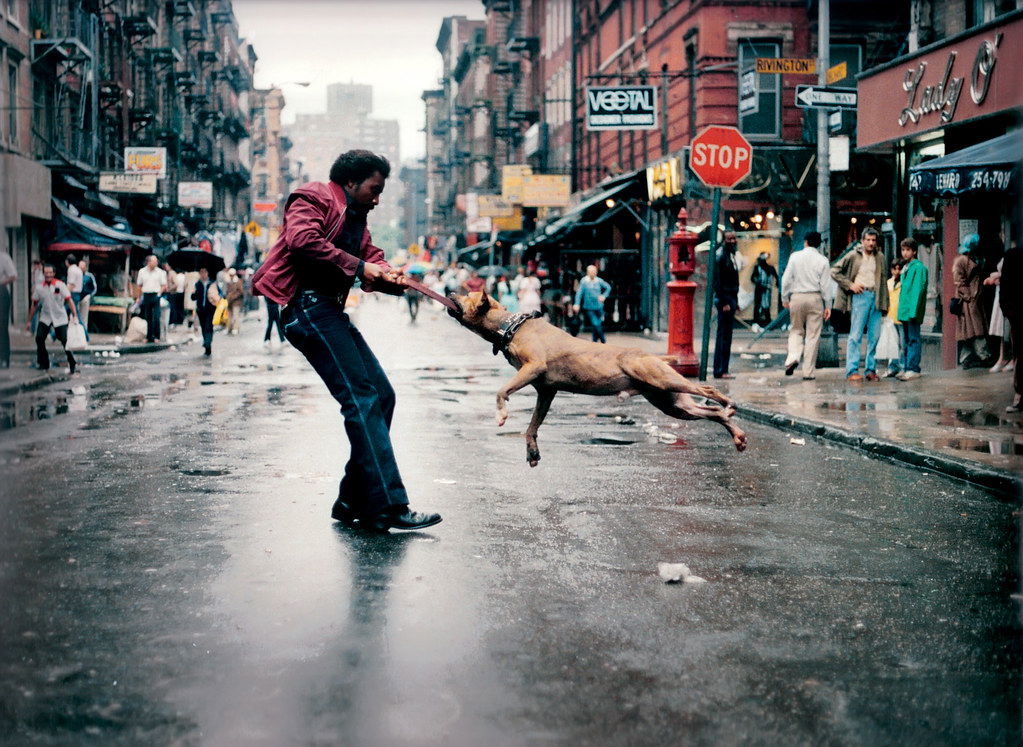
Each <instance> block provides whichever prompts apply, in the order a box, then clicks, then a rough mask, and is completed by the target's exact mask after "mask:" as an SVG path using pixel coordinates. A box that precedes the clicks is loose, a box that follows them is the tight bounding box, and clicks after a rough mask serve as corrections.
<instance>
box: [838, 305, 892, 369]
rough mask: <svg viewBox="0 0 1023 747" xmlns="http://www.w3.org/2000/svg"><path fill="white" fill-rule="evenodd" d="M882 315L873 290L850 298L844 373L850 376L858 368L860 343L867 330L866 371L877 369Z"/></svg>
mask: <svg viewBox="0 0 1023 747" xmlns="http://www.w3.org/2000/svg"><path fill="white" fill-rule="evenodd" d="M882 318H883V317H882V315H881V312H880V310H878V308H877V303H876V301H875V295H874V291H863V292H862V293H857V294H856V295H855V296H853V298H852V313H851V314H850V319H849V344H848V346H847V347H846V353H845V375H846V376H850V375H851V374H854V373H856V372H857V371H859V369H860V343H861V342H862V341H863V332H864V330H866V332H867V361H866V364H865V366H866V368H865V370H866V371H875V372H876V371H877V361H876V360H875V359H874V357H875V353H877V340H878V338H879V337H880V336H881V320H882Z"/></svg>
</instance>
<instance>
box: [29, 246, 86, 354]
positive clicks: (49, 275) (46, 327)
mask: <svg viewBox="0 0 1023 747" xmlns="http://www.w3.org/2000/svg"><path fill="white" fill-rule="evenodd" d="M37 309H38V310H39V321H38V322H37V324H36V363H37V364H38V366H39V370H40V371H48V370H50V354H49V352H47V350H46V336H47V335H49V334H50V330H53V332H54V334H55V335H56V337H57V339H58V340H59V341H60V344H61V347H63V348H64V354H65V355H66V356H67V364H68V369H69V371H70V373H71V374H74V373H75V368H76V361H75V356H74V354H73V353H72V352H71V351H70V350H68V349H67V325H68V322H69V321H70V320H72V319H77V318H78V310H77V309H76V308H75V302H74V299H73V298H72V297H71V290H70V289H69V288H68V287H67V284H66V283H64V282H62V281H60V280H57V271H56V270H55V269H54V267H53V265H49V264H47V265H43V282H42V283H40V284H39V285H37V286H36V287H35V288H34V289H33V290H32V305H31V307H30V309H29V312H28V316H29V319H30V320H31V319H32V317H33V316H35V313H36V310H37ZM25 328H26V329H29V330H30V329H31V328H32V322H31V321H29V323H28V324H27V325H25Z"/></svg>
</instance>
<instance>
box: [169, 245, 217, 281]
mask: <svg viewBox="0 0 1023 747" xmlns="http://www.w3.org/2000/svg"><path fill="white" fill-rule="evenodd" d="M167 262H168V263H169V264H170V266H171V267H173V268H174V269H175V270H179V271H181V272H192V271H195V270H198V269H199V268H200V267H205V268H206V269H207V270H209V273H210V275H216V274H217V273H218V272H220V271H221V270H223V269H224V258H223V257H219V256H217V255H216V254H213V253H211V252H204V251H203V250H202V249H175V250H174V251H173V252H171V253H170V254H168V255H167Z"/></svg>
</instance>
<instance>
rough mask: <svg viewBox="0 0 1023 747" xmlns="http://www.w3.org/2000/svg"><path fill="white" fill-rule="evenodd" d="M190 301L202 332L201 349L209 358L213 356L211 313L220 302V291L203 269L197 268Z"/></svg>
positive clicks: (207, 272)
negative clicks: (197, 274) (197, 275)
mask: <svg viewBox="0 0 1023 747" xmlns="http://www.w3.org/2000/svg"><path fill="white" fill-rule="evenodd" d="M192 300H193V301H195V315H196V317H197V318H198V319H199V329H201V330H202V347H203V350H204V351H205V355H206V357H207V358H209V357H210V356H211V355H213V313H214V312H215V311H216V310H217V304H218V303H219V302H220V289H219V288H217V284H216V282H214V281H213V280H211V279H210V271H209V270H207V269H206V268H205V267H200V268H199V279H198V280H197V281H196V283H195V288H193V289H192Z"/></svg>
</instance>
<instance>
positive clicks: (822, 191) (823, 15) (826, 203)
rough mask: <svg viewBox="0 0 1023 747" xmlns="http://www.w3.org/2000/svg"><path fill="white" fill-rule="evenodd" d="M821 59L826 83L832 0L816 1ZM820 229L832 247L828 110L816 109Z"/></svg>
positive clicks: (820, 73)
mask: <svg viewBox="0 0 1023 747" xmlns="http://www.w3.org/2000/svg"><path fill="white" fill-rule="evenodd" d="M817 39H818V47H819V49H818V52H817V54H818V61H817V82H818V83H820V84H821V85H822V86H824V85H826V84H827V75H828V65H829V64H830V56H831V55H830V46H831V7H830V0H820V1H819V2H818V3H817ZM816 115H817V230H818V231H820V234H821V236H822V237H823V239H824V241H823V243H822V244H821V246H822V248H823V247H830V246H831V160H830V155H829V153H828V112H827V110H826V109H817V111H816Z"/></svg>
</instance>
